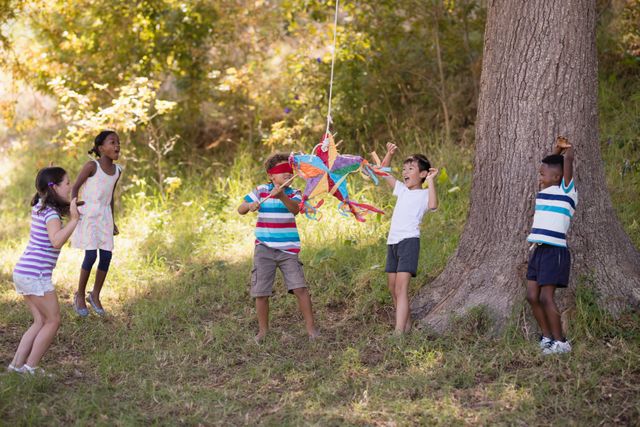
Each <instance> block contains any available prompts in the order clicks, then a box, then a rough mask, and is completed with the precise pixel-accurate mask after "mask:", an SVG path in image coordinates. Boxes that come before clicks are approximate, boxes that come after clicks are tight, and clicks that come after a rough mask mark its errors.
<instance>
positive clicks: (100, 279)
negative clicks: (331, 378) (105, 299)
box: [91, 270, 107, 308]
mask: <svg viewBox="0 0 640 427" xmlns="http://www.w3.org/2000/svg"><path fill="white" fill-rule="evenodd" d="M106 277H107V272H106V271H102V270H96V282H95V283H94V284H93V290H92V291H91V296H92V298H93V302H94V303H95V304H96V305H97V306H98V308H103V307H102V303H101V302H100V291H102V286H103V285H104V279H106Z"/></svg>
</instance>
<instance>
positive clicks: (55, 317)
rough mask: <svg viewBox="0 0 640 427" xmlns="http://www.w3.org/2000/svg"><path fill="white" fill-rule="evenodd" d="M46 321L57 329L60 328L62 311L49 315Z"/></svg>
mask: <svg viewBox="0 0 640 427" xmlns="http://www.w3.org/2000/svg"><path fill="white" fill-rule="evenodd" d="M45 323H46V324H47V325H49V326H51V327H53V328H55V329H58V328H59V327H60V313H59V312H58V313H54V314H52V315H51V316H49V317H47V319H46V320H45Z"/></svg>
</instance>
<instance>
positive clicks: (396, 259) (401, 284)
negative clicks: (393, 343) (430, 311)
mask: <svg viewBox="0 0 640 427" xmlns="http://www.w3.org/2000/svg"><path fill="white" fill-rule="evenodd" d="M397 149H398V147H397V146H396V145H395V144H392V143H388V144H387V154H386V155H385V157H384V160H383V161H382V166H389V164H390V163H391V158H392V157H393V155H394V153H395V152H396V150H397ZM437 174H438V169H435V168H432V167H431V164H430V163H429V160H427V158H426V157H425V156H423V155H422V154H414V155H413V156H411V157H408V158H406V159H405V160H404V163H403V165H402V180H397V179H395V178H394V177H393V176H387V177H385V180H386V181H387V183H388V184H389V186H390V187H391V188H393V195H394V196H396V197H397V198H398V200H397V202H396V205H395V207H394V208H393V216H392V217H391V228H390V230H389V237H388V238H387V265H386V268H385V271H386V272H387V283H388V285H389V291H390V292H391V296H392V297H393V305H394V306H395V309H396V327H395V334H397V335H400V334H403V333H405V332H408V330H409V329H410V328H411V322H410V319H409V317H410V312H409V294H408V289H409V281H410V280H411V278H412V277H416V272H417V270H418V255H419V253H420V222H422V217H423V216H424V214H425V213H426V212H427V210H435V209H437V208H438V195H437V194H436V185H435V181H434V178H435V177H436V175H437ZM425 181H427V184H428V188H427V189H423V188H422V184H423V183H424V182H425Z"/></svg>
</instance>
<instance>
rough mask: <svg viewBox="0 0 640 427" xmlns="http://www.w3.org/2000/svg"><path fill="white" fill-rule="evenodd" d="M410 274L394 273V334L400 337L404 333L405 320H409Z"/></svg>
mask: <svg viewBox="0 0 640 427" xmlns="http://www.w3.org/2000/svg"><path fill="white" fill-rule="evenodd" d="M410 280H411V273H405V272H402V273H396V283H395V288H396V289H395V290H396V329H395V334H396V335H401V334H403V333H404V332H405V328H406V326H407V320H408V319H409V281H410Z"/></svg>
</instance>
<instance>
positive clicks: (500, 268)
mask: <svg viewBox="0 0 640 427" xmlns="http://www.w3.org/2000/svg"><path fill="white" fill-rule="evenodd" d="M595 21H596V5H595V0H555V1H546V0H545V1H542V0H539V1H525V0H518V1H515V0H492V1H489V2H488V11H487V23H486V29H485V45H484V58H483V65H482V76H481V82H480V99H479V103H478V117H477V121H476V154H475V161H474V176H473V184H472V189H471V203H470V211H469V216H468V218H467V222H466V225H465V228H464V231H463V234H462V236H461V238H460V244H459V246H458V249H457V250H456V252H455V254H454V255H453V257H452V258H451V259H450V260H449V262H448V264H447V266H446V268H445V270H444V271H443V272H442V274H441V275H440V276H439V277H438V278H437V279H436V280H435V281H434V282H433V283H431V284H428V285H426V286H425V287H423V288H422V289H421V291H420V292H419V293H418V295H417V296H416V297H415V298H414V300H413V301H412V313H413V315H414V318H416V319H419V321H420V323H422V324H423V325H427V326H429V327H431V328H432V329H434V330H435V331H439V332H441V331H443V330H444V329H446V327H447V325H448V323H449V321H450V319H451V315H452V314H463V313H464V312H465V311H466V310H468V309H469V308H471V307H474V306H479V305H484V306H486V307H488V308H489V311H490V313H492V315H493V316H494V317H495V321H496V327H497V329H500V328H501V327H502V326H504V324H505V321H506V320H507V318H508V317H509V316H510V315H511V313H512V310H513V307H514V304H515V303H518V302H521V301H523V300H524V295H525V284H526V279H525V274H526V268H527V261H528V255H529V251H528V246H529V245H528V244H527V242H526V237H527V235H528V233H529V231H530V228H531V223H532V219H533V207H534V201H535V197H536V193H537V190H538V188H537V186H538V183H537V172H538V167H539V165H540V160H541V159H542V157H544V156H545V155H546V154H549V153H550V152H551V150H552V148H553V145H554V142H555V137H556V136H558V135H564V136H566V137H567V138H568V139H569V141H570V142H571V143H573V145H574V147H575V162H574V176H575V181H576V188H577V190H578V196H579V199H578V200H579V202H578V206H577V211H576V215H575V216H574V218H573V220H572V225H571V228H570V229H569V239H568V241H569V247H570V250H571V254H572V269H571V283H570V286H569V290H568V291H560V292H559V293H558V294H559V296H560V305H561V307H562V309H563V311H566V309H567V308H568V307H570V305H571V302H572V301H573V300H574V298H573V293H574V292H575V289H576V285H577V283H579V282H583V281H584V283H585V284H587V285H588V286H591V287H593V288H595V290H596V292H597V295H598V296H599V303H600V304H601V306H602V307H604V308H606V309H607V310H608V311H610V312H611V313H613V314H616V313H619V312H620V311H621V310H623V309H627V308H629V307H634V308H637V307H638V303H639V301H640V254H639V253H638V251H637V250H636V249H635V248H634V247H633V244H632V243H631V240H630V239H629V237H628V236H627V235H626V234H625V232H624V230H623V229H622V227H621V225H620V223H619V221H618V219H617V217H616V215H615V212H614V210H613V208H612V205H611V199H610V197H609V194H608V191H607V187H606V182H605V175H604V169H603V164H602V159H601V157H600V147H599V141H598V120H597V63H596V44H595V25H596V22H595ZM445 203H446V202H445ZM585 279H586V280H585Z"/></svg>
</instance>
